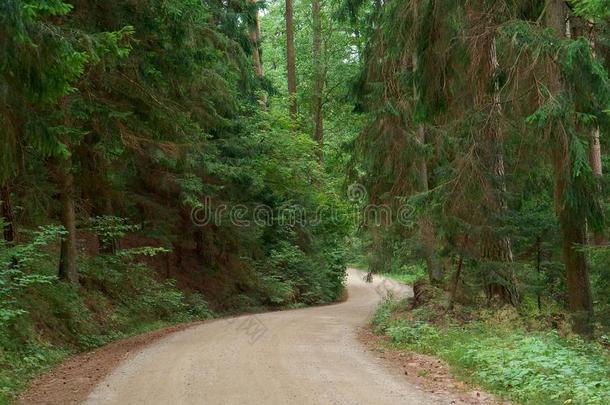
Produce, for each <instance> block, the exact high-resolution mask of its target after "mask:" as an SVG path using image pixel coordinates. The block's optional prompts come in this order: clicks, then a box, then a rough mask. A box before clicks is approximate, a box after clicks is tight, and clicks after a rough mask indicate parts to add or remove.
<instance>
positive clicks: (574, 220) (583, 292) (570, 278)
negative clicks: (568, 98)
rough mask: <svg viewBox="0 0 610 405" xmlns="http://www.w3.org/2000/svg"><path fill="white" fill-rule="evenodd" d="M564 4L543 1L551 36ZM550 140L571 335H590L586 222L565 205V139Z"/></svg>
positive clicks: (556, 80) (557, 134) (555, 78)
mask: <svg viewBox="0 0 610 405" xmlns="http://www.w3.org/2000/svg"><path fill="white" fill-rule="evenodd" d="M566 15H567V10H566V4H565V1H563V0H546V14H545V23H546V26H547V27H548V28H551V29H552V30H553V31H554V32H555V35H557V36H559V37H563V36H564V35H565V21H566ZM546 67H547V76H548V84H547V87H548V89H549V91H550V92H551V95H553V96H556V95H558V94H560V93H561V92H562V91H563V90H564V84H563V83H562V77H561V72H560V70H559V68H558V67H557V65H556V63H554V61H549V63H547V65H546ZM550 129H551V131H553V132H552V134H553V137H552V141H553V146H552V158H553V170H554V177H555V205H556V211H557V216H558V218H559V225H560V229H561V238H562V250H563V256H564V262H565V269H566V284H567V290H568V291H567V292H568V304H569V307H570V311H571V312H572V318H573V330H574V332H576V333H578V334H580V335H582V336H585V337H592V335H593V317H594V314H593V297H592V294H591V285H590V282H589V273H588V267H587V260H586V256H585V253H584V252H582V251H581V250H579V249H577V247H578V246H579V245H584V244H586V242H587V237H586V236H587V235H586V225H585V224H586V220H585V218H583V217H582V215H580V214H579V213H578V212H577V211H576V210H575V209H573V208H571V207H570V206H569V205H567V204H566V203H565V194H566V191H567V190H566V188H567V186H568V184H569V180H570V176H571V174H572V162H571V159H570V151H569V139H568V135H567V134H566V132H565V130H563V128H562V127H561V126H560V125H553V126H552V127H551V128H550Z"/></svg>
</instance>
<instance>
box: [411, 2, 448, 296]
mask: <svg viewBox="0 0 610 405" xmlns="http://www.w3.org/2000/svg"><path fill="white" fill-rule="evenodd" d="M418 16H419V9H418V5H417V4H415V3H414V4H413V21H417V20H418V18H419V17H418ZM411 63H412V69H413V76H414V77H417V74H418V72H419V69H420V65H419V54H418V51H417V50H415V51H413V53H412V54H411ZM418 86H419V84H418V82H417V80H414V81H413V106H412V116H413V117H412V118H413V121H414V122H416V121H417V117H416V115H417V110H418V108H419V104H420V103H421V93H420V89H419V87H418ZM415 143H416V144H417V146H418V147H420V148H422V149H423V148H424V147H425V145H426V130H425V128H424V124H423V123H422V122H419V123H418V124H417V132H416V134H415ZM416 165H417V171H418V175H419V180H420V190H421V192H422V193H427V192H428V191H429V187H430V186H429V179H428V162H427V160H426V157H425V156H424V155H422V157H421V159H418V160H417V162H416ZM419 228H420V238H421V241H422V245H423V248H424V255H425V257H426V267H427V269H428V278H429V280H430V283H431V284H433V285H437V286H438V285H441V284H442V282H443V270H442V268H441V263H440V260H439V258H438V254H437V252H436V249H437V243H436V229H435V228H434V225H433V224H432V223H431V222H430V221H429V220H428V218H426V217H422V218H421V219H420V221H419Z"/></svg>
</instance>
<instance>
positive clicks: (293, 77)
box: [286, 0, 298, 121]
mask: <svg viewBox="0 0 610 405" xmlns="http://www.w3.org/2000/svg"><path fill="white" fill-rule="evenodd" d="M286 63H287V66H286V70H287V75H288V97H289V98H290V116H291V117H292V119H293V121H296V119H297V114H298V109H297V73H296V61H295V55H294V21H293V7H292V0H286Z"/></svg>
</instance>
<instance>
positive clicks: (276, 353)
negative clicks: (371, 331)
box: [86, 269, 441, 405]
mask: <svg viewBox="0 0 610 405" xmlns="http://www.w3.org/2000/svg"><path fill="white" fill-rule="evenodd" d="M363 276H364V273H362V272H360V271H358V270H354V269H350V270H348V280H347V286H348V292H349V298H348V299H347V300H346V301H345V302H342V303H340V304H335V305H329V306H320V307H312V308H304V309H297V310H290V311H280V312H270V313H265V314H259V315H245V316H240V317H236V318H231V319H218V320H215V321H211V322H206V323H204V324H201V325H198V326H194V327H192V328H190V329H187V330H184V331H181V332H177V333H174V334H172V335H169V336H167V337H165V338H163V339H161V340H160V341H157V342H156V343H154V344H152V345H150V346H148V347H146V348H144V349H143V350H142V351H141V352H139V353H138V354H136V355H134V356H132V357H131V358H129V359H128V360H127V361H125V362H124V363H123V364H121V365H120V366H119V367H118V368H117V369H116V370H115V371H114V372H112V373H111V374H110V375H109V376H108V377H106V379H105V380H103V381H102V382H101V383H100V384H99V385H98V386H97V387H96V388H95V389H94V391H93V392H92V393H91V394H90V396H89V398H88V400H87V401H86V404H88V405H98V404H104V405H107V404H121V405H125V404H128V405H130V404H146V405H152V404H163V405H166V404H170V405H182V404H185V405H186V404H206V405H208V404H209V405H216V404H222V405H234V404H235V405H244V404H253V405H267V404H270V405H275V404H277V405H289V404H298V405H300V404H303V405H306V404H350V405H351V404H366V405H384V404H391V405H397V404H409V405H410V404H412V405H428V404H438V403H441V402H439V400H438V398H436V397H433V396H431V394H427V393H425V392H423V391H421V390H420V389H418V388H417V387H416V386H414V385H412V384H411V383H409V382H408V381H407V380H406V379H405V378H404V376H402V375H401V372H400V370H398V369H392V368H391V367H388V366H386V365H385V364H383V363H382V362H381V361H382V360H380V359H378V358H377V357H376V356H375V355H373V353H371V352H370V351H368V349H366V348H365V347H364V346H363V345H362V344H361V343H360V342H359V341H358V338H357V333H358V329H359V328H361V327H362V326H364V325H366V323H367V322H368V320H369V319H370V317H371V315H372V313H373V311H374V309H375V307H376V305H377V303H378V302H379V300H380V298H381V296H383V295H384V294H386V291H387V290H388V289H390V290H394V293H395V294H411V290H410V289H409V288H407V287H404V286H398V285H397V284H396V283H394V282H392V281H389V280H386V279H383V278H380V277H376V278H375V280H374V282H373V283H365V282H364V281H363Z"/></svg>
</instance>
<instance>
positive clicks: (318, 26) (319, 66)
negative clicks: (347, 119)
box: [311, 0, 326, 161]
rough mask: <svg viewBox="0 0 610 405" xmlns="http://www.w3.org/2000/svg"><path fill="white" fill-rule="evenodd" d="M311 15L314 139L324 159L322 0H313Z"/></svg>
mask: <svg viewBox="0 0 610 405" xmlns="http://www.w3.org/2000/svg"><path fill="white" fill-rule="evenodd" d="M311 15H312V20H313V65H314V85H313V89H314V91H313V100H312V105H313V126H314V131H313V139H314V140H315V141H316V142H317V143H318V148H319V151H318V153H319V159H320V161H323V160H324V111H323V107H324V82H325V80H326V78H325V76H326V69H325V67H324V61H323V58H322V16H321V4H320V0H312V3H311Z"/></svg>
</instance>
